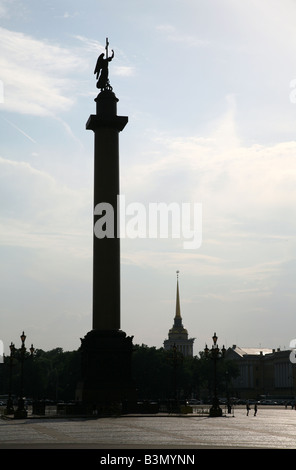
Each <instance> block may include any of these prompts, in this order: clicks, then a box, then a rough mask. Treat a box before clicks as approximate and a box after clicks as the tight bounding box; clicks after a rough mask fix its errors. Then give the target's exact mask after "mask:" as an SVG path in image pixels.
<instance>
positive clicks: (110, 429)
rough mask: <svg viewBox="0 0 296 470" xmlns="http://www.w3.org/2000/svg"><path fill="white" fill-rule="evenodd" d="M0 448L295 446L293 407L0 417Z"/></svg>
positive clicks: (229, 447) (233, 447)
mask: <svg viewBox="0 0 296 470" xmlns="http://www.w3.org/2000/svg"><path fill="white" fill-rule="evenodd" d="M0 448H2V449H5V448H28V449H38V448H39V449H42V448H44V449H51V448H52V449H170V448H171V449H214V448H216V449H239V448H240V449H244V448H251V449H268V448H269V449H295V448H296V411H295V410H291V409H284V408H278V409H266V408H263V407H262V408H261V409H259V410H258V414H257V416H256V417H255V416H253V413H252V411H251V412H250V414H249V416H246V412H245V410H244V409H243V408H241V409H237V410H235V413H234V416H232V415H226V416H224V417H221V418H209V417H206V416H205V417H200V416H196V415H194V414H193V415H185V416H180V417H179V416H159V415H153V416H150V415H146V416H143V415H139V416H122V417H108V418H98V419H78V418H76V419H75V418H72V419H71V418H69V419H61V418H55V419H32V418H31V419H27V420H0Z"/></svg>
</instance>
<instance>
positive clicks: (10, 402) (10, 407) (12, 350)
mask: <svg viewBox="0 0 296 470" xmlns="http://www.w3.org/2000/svg"><path fill="white" fill-rule="evenodd" d="M9 349H10V356H9V385H8V386H9V390H8V400H7V405H6V410H5V413H6V414H7V415H11V414H12V413H13V412H14V409H13V400H12V398H11V380H12V367H13V359H14V353H15V347H14V344H13V342H11V343H10V346H9Z"/></svg>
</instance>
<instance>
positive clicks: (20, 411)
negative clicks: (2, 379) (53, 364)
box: [14, 332, 35, 418]
mask: <svg viewBox="0 0 296 470" xmlns="http://www.w3.org/2000/svg"><path fill="white" fill-rule="evenodd" d="M25 341H26V335H25V333H24V332H23V333H22V335H21V342H22V344H21V347H20V349H19V350H18V353H19V358H20V362H21V387H20V397H19V399H18V407H17V410H16V411H15V413H14V417H15V418H26V417H27V411H26V409H25V402H24V398H23V397H24V361H25V355H26V346H25ZM34 351H35V349H34V347H33V344H32V345H31V347H30V354H31V356H33V354H34Z"/></svg>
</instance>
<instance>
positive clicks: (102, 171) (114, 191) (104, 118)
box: [76, 39, 134, 408]
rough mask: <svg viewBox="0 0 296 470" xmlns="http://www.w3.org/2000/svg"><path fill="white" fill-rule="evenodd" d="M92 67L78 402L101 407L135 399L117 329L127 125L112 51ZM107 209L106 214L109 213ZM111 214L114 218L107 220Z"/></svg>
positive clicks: (127, 349) (127, 347) (128, 341)
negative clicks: (89, 253)
mask: <svg viewBox="0 0 296 470" xmlns="http://www.w3.org/2000/svg"><path fill="white" fill-rule="evenodd" d="M108 46H109V43H108V39H106V48H105V49H106V53H105V54H104V53H102V54H101V55H100V56H99V58H98V60H97V63H96V67H95V71H94V73H95V74H96V78H97V88H98V89H99V90H100V93H99V94H98V96H97V97H96V99H95V101H96V114H93V115H91V116H90V117H89V119H88V121H87V124H86V129H90V130H92V131H93V132H94V234H93V312H92V320H93V322H92V330H91V331H90V332H89V333H87V335H86V336H85V337H84V338H83V339H81V357H82V382H81V384H80V387H79V388H78V389H77V393H76V398H77V399H79V400H81V401H82V402H84V403H91V404H92V405H96V406H97V407H98V408H100V407H104V408H105V407H106V406H107V407H108V406H109V405H112V406H113V405H114V404H119V403H122V402H126V401H133V400H134V388H133V384H132V379H131V355H132V349H133V345H132V337H127V336H126V334H125V333H124V332H123V331H121V330H120V238H119V227H118V224H119V223H118V220H119V214H118V213H117V200H118V196H119V192H120V191H119V132H120V131H122V130H123V129H124V127H125V126H126V124H127V122H128V118H127V117H125V116H117V102H118V99H117V98H116V96H115V94H114V92H113V90H112V87H111V85H110V82H109V78H108V74H109V73H108V66H109V63H110V62H111V60H112V59H113V57H114V51H113V50H112V54H111V56H110V57H109V55H108V52H109V51H108ZM106 208H108V209H109V211H108V214H107V212H106ZM110 215H111V216H112V217H111V218H110Z"/></svg>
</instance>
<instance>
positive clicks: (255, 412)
mask: <svg viewBox="0 0 296 470" xmlns="http://www.w3.org/2000/svg"><path fill="white" fill-rule="evenodd" d="M256 414H257V403H255V406H254V416H256Z"/></svg>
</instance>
